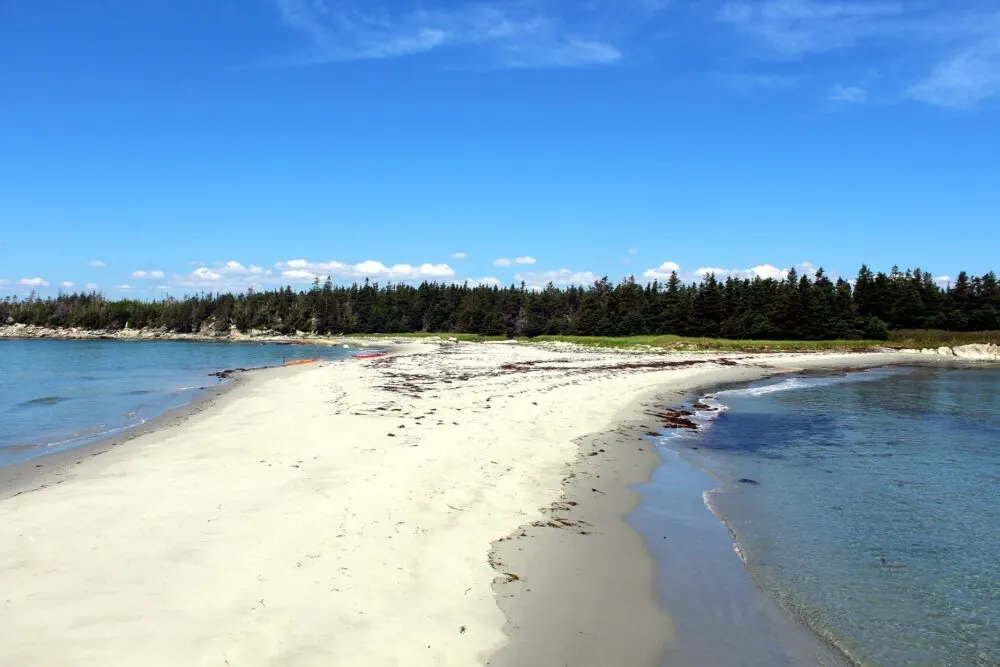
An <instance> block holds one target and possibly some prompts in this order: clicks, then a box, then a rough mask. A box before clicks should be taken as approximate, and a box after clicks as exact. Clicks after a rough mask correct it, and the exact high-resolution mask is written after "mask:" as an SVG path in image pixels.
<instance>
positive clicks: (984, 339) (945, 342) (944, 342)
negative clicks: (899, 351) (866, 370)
mask: <svg viewBox="0 0 1000 667" xmlns="http://www.w3.org/2000/svg"><path fill="white" fill-rule="evenodd" d="M974 343H992V344H994V345H1000V331H939V330H936V329H901V330H898V331H890V332H889V345H890V346H892V347H921V348H923V347H942V346H945V347H955V346H957V345H971V344H974Z"/></svg>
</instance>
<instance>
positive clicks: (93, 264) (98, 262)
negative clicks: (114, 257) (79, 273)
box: [87, 259, 107, 269]
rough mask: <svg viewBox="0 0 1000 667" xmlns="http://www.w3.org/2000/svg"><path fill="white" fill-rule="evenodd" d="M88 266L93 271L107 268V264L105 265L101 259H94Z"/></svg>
mask: <svg viewBox="0 0 1000 667" xmlns="http://www.w3.org/2000/svg"><path fill="white" fill-rule="evenodd" d="M87 266H89V267H90V268H92V269H103V268H104V267H105V266H107V264H105V263H104V262H102V261H101V260H99V259H92V260H90V261H89V262H87Z"/></svg>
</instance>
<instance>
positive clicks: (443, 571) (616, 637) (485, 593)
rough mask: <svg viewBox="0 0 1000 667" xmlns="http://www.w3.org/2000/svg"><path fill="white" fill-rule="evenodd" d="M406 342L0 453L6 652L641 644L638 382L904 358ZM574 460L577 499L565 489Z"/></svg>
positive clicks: (573, 655) (644, 615)
mask: <svg viewBox="0 0 1000 667" xmlns="http://www.w3.org/2000/svg"><path fill="white" fill-rule="evenodd" d="M402 352H403V354H400V355H398V356H391V357H385V358H382V359H374V360H364V361H357V360H351V361H344V362H336V363H324V364H319V365H314V366H302V367H296V368H282V369H275V370H268V371H260V372H255V373H251V374H248V375H246V376H244V379H242V380H241V382H240V384H239V386H237V387H235V388H234V389H233V390H232V391H229V392H227V393H225V394H223V395H222V396H220V397H218V398H215V399H212V400H211V401H210V402H209V403H208V404H207V405H206V406H204V407H205V409H203V410H201V411H199V412H195V413H192V414H190V415H189V416H187V417H186V418H184V419H183V420H180V421H179V423H175V424H173V425H169V426H166V427H164V428H161V429H158V430H154V431H152V432H149V433H146V434H143V435H141V436H140V437H137V438H134V439H130V440H128V441H126V442H123V443H121V444H114V443H105V444H103V445H99V446H95V447H90V448H86V449H84V450H80V451H79V452H76V453H75V454H74V455H73V456H72V458H71V459H66V458H63V459H61V460H60V461H59V462H58V464H57V463H53V462H49V461H48V460H46V459H41V460H38V461H35V462H32V463H31V464H29V467H30V468H31V470H30V471H29V472H27V473H26V472H25V471H24V470H23V469H22V470H21V471H20V472H19V473H18V475H15V476H14V477H10V475H8V478H7V479H6V481H4V482H3V483H2V484H0V664H2V665H11V666H22V665H44V666H45V667H64V666H65V667H68V666H71V665H72V666H74V667H79V666H83V665H95V666H96V665H101V666H102V667H112V666H123V667H124V666H128V667H134V666H135V665H144V666H150V667H153V666H163V667H168V666H169V667H177V666H179V665H184V666H191V667H195V666H198V667H200V666H206V667H207V666H216V665H218V666H220V667H225V666H226V665H229V666H231V667H246V666H257V665H282V666H289V667H292V666H294V667H298V666H306V665H309V666H312V665H317V666H318V665H323V666H327V665H338V666H348V665H359V666H364V667H374V666H382V665H406V666H408V667H410V666H419V665H463V666H464V665H484V664H488V662H489V661H491V659H493V658H494V656H496V660H495V661H494V662H493V664H495V665H515V664H516V665H534V664H538V665H555V664H573V665H575V666H578V665H610V664H615V665H623V666H624V665H652V664H655V660H656V656H657V654H658V652H659V650H660V649H661V647H662V645H663V644H664V642H666V641H669V639H670V633H671V625H670V620H669V619H668V618H667V617H666V615H665V614H663V612H662V611H661V610H660V609H659V607H658V605H657V602H656V599H655V592H654V587H653V583H652V580H653V569H652V568H653V565H652V561H651V560H650V559H649V558H648V556H646V554H645V551H644V546H643V544H642V540H641V539H640V537H639V536H638V534H636V533H634V532H632V531H631V529H629V528H628V526H627V525H626V524H625V523H624V522H623V521H622V520H621V517H622V515H623V514H624V513H626V512H627V511H628V510H629V508H630V507H631V506H632V503H633V502H634V496H633V495H632V493H631V492H630V491H629V489H628V485H629V484H630V483H634V482H639V481H643V480H644V479H645V478H646V476H648V474H649V471H650V469H651V468H652V466H653V465H654V464H655V462H656V457H655V455H654V454H653V453H652V452H651V451H650V448H649V446H648V444H647V443H645V442H644V441H643V440H642V439H641V438H640V437H639V436H640V434H641V432H640V431H638V430H632V429H637V428H638V424H639V423H640V421H641V419H640V418H639V415H641V414H642V406H643V404H644V402H649V401H652V400H654V398H655V397H656V396H661V397H663V396H671V397H673V398H674V399H676V397H678V396H680V395H682V394H683V393H684V392H686V391H689V390H691V389H693V388H695V387H698V386H703V385H706V384H708V383H713V382H721V381H726V380H736V379H750V378H753V377H760V376H762V375H766V374H768V373H774V372H780V371H788V370H795V369H804V368H816V367H831V368H832V367H847V366H851V367H859V366H867V365H878V364H885V363H893V362H899V361H902V360H904V358H903V355H898V354H889V353H887V354H866V355H860V354H859V355H855V354H837V355H827V354H823V355H819V354H812V355H787V354H783V355H763V356H762V355H746V354H728V355H720V354H702V353H698V354H695V353H692V354H670V355H656V354H622V353H615V352H611V351H606V350H605V351H595V350H586V349H582V348H576V347H571V346H565V347H560V346H549V347H539V346H529V345H513V344H463V343H449V342H429V343H410V344H408V345H406V346H405V349H404V350H402ZM722 358H725V360H726V361H725V363H724V364H720V363H719V360H720V359H722ZM661 400H663V399H662V398H661ZM651 425H655V424H651ZM600 433H614V434H615V437H614V438H612V439H606V442H608V443H613V446H612V445H611V444H608V445H601V446H596V445H594V442H595V441H594V440H593V439H588V438H587V436H593V435H594V434H600ZM602 442H604V441H602ZM588 447H589V449H588ZM591 454H593V455H591ZM35 465H41V466H43V467H40V468H35ZM574 466H577V468H574ZM581 466H583V467H581ZM571 473H572V477H571V479H575V480H577V481H579V479H582V478H583V477H585V476H586V477H587V479H590V480H592V481H593V484H590V483H585V484H578V485H577V486H578V487H579V488H578V489H577V491H576V492H579V491H580V489H584V490H585V491H586V492H588V493H590V494H591V497H590V500H587V501H584V500H573V501H572V502H573V503H574V504H573V505H566V504H560V501H564V502H565V501H566V498H565V497H564V492H565V491H566V489H564V479H565V478H566V477H567V476H568V475H570V474H571ZM0 479H4V478H3V477H2V476H0ZM553 517H557V520H553ZM538 522H541V523H540V524H539V525H536V526H535V527H534V529H533V530H531V529H527V528H522V527H529V528H530V525H531V524H533V523H535V524H538ZM553 524H554V525H553ZM544 531H555V532H551V533H550V534H552V535H558V536H559V537H558V538H557V539H555V542H553V543H552V547H551V548H548V547H546V548H534V547H531V546H530V544H531V542H532V539H533V538H532V535H534V534H538V533H540V532H544ZM522 534H523V535H524V536H523V537H521V535H522ZM508 536H511V537H514V538H515V539H509V540H507V539H505V540H501V538H506V537H508ZM498 540H501V541H500V542H497V541H498ZM538 544H542V542H538ZM560 544H561V545H563V546H562V547H560V546H559V545H560ZM588 545H590V546H588ZM518 554H521V556H519V555H518ZM525 554H527V555H528V556H530V557H526V556H525ZM511 575H514V576H511ZM495 580H496V584H497V585H496V589H495V588H494V584H495ZM532 596H534V597H532ZM498 599H499V602H500V604H498ZM560 600H562V603H560V602H559V601H560ZM588 626H589V627H600V628H602V630H601V632H599V633H597V632H594V633H590V634H587V633H586V632H585V631H586V629H587V627H588Z"/></svg>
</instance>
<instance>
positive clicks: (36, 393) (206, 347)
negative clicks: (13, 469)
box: [0, 340, 351, 465]
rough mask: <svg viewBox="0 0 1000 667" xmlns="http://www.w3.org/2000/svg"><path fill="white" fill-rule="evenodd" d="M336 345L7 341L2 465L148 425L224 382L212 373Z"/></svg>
mask: <svg viewBox="0 0 1000 667" xmlns="http://www.w3.org/2000/svg"><path fill="white" fill-rule="evenodd" d="M350 352H351V350H346V349H344V348H339V347H330V346H304V345H303V346H299V345H261V344H249V343H248V344H242V343H189V342H176V341H106V340H95V341H64V340H0V465H10V464H13V463H20V462H23V461H27V460H30V459H33V458H35V457H37V456H42V455H44V454H49V453H53V452H57V451H62V450H65V449H69V448H71V447H76V446H79V445H82V444H86V443H88V442H93V441H95V440H99V439H102V438H104V437H107V436H109V435H112V434H114V433H116V432H120V431H123V430H125V429H128V428H129V427H133V426H137V425H139V424H143V423H145V422H147V421H149V420H150V419H153V418H154V417H157V416H159V415H161V414H163V413H164V412H166V411H167V410H170V409H172V408H176V407H180V406H182V405H185V404H186V403H189V402H190V401H191V400H193V399H194V398H195V397H196V396H197V395H198V394H199V392H201V391H202V390H203V389H204V388H206V387H212V386H216V385H218V384H219V382H220V381H219V379H218V378H215V377H211V376H209V373H211V372H214V371H219V370H225V369H230V368H238V367H255V366H269V365H278V364H281V363H282V361H284V360H292V359H311V358H323V359H342V358H345V357H347V356H349V354H350Z"/></svg>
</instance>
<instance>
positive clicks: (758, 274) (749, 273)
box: [642, 262, 816, 282]
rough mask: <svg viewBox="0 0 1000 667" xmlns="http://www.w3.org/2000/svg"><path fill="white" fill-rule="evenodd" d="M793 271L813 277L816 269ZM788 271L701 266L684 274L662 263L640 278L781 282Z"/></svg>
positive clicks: (766, 267) (803, 265)
mask: <svg viewBox="0 0 1000 667" xmlns="http://www.w3.org/2000/svg"><path fill="white" fill-rule="evenodd" d="M795 270H796V271H797V272H798V273H799V274H800V275H801V274H809V275H814V274H815V273H816V269H815V268H814V267H813V265H812V264H811V263H810V262H802V263H801V264H796V265H795ZM788 271H789V269H781V268H778V267H776V266H774V265H772V264H758V265H757V266H753V267H751V268H749V269H727V268H723V267H720V266H703V267H701V268H698V269H695V270H694V271H693V272H691V273H690V274H685V273H684V272H682V271H681V267H680V265H679V264H678V263H677V262H664V263H663V264H661V265H660V266H657V267H656V268H652V269H648V270H647V271H646V272H645V273H643V274H642V277H643V278H646V279H647V280H658V281H661V282H662V281H664V280H668V279H669V278H670V274H671V273H674V272H676V273H677V275H678V276H679V277H680V278H681V280H684V281H685V282H687V281H690V280H699V279H701V278H705V277H706V276H709V275H714V276H715V277H716V278H718V279H719V280H725V279H726V278H729V277H732V278H737V279H740V280H743V279H746V280H753V279H754V278H761V279H764V280H767V279H771V280H783V279H784V278H785V276H787V275H788Z"/></svg>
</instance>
